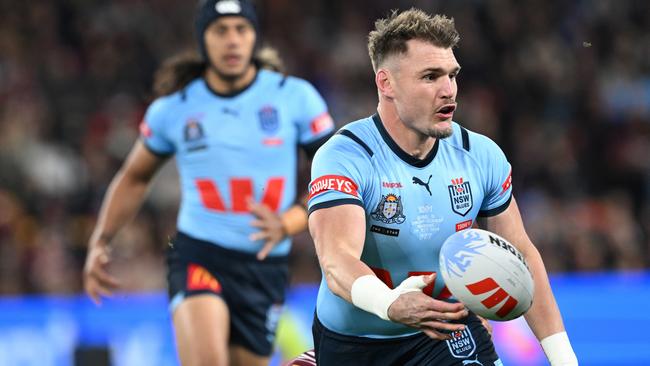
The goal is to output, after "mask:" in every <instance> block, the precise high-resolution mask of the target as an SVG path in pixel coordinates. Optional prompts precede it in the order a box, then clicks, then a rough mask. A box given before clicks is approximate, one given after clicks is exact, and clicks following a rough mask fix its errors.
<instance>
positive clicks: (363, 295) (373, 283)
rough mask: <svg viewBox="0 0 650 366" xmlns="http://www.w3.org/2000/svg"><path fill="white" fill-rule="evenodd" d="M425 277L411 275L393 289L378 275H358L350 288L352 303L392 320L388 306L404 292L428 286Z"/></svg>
mask: <svg viewBox="0 0 650 366" xmlns="http://www.w3.org/2000/svg"><path fill="white" fill-rule="evenodd" d="M424 278H425V276H414V277H409V278H407V279H406V280H404V281H403V282H402V283H401V284H400V285H399V286H397V287H396V288H394V289H392V290H391V289H390V288H388V286H386V284H384V283H383V282H381V280H380V279H379V278H377V276H374V275H365V276H361V277H358V278H357V279H356V280H354V283H352V289H351V290H350V296H351V297H352V304H354V306H356V307H358V308H361V309H363V310H365V311H367V312H369V313H372V314H375V315H377V316H378V317H380V318H382V319H384V320H390V319H388V308H389V307H390V306H391V304H392V303H393V302H394V301H395V300H397V298H398V297H399V295H401V294H403V293H406V292H411V291H421V290H422V289H423V288H424V287H425V286H426V283H425V282H424Z"/></svg>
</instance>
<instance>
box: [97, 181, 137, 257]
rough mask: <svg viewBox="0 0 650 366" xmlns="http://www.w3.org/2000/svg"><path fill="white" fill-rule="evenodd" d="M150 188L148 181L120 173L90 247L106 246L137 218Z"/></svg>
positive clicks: (98, 222)
mask: <svg viewBox="0 0 650 366" xmlns="http://www.w3.org/2000/svg"><path fill="white" fill-rule="evenodd" d="M148 186H149V180H148V179H141V178H138V177H133V176H129V175H128V174H125V173H124V172H122V171H120V172H119V173H118V174H117V175H116V176H115V177H114V178H113V181H112V182H111V184H110V186H109V187H108V190H107V192H106V195H105V196H104V201H103V202H102V207H101V210H100V213H99V219H98V221H97V225H96V226H95V229H94V231H93V234H92V237H91V240H90V245H105V244H108V242H110V240H111V239H112V238H113V237H114V236H115V235H116V234H117V232H118V231H119V230H120V229H121V228H122V227H123V226H124V225H125V224H126V223H127V222H128V221H129V220H131V219H132V218H133V216H135V214H136V212H137V211H138V209H139V208H140V206H141V204H142V200H143V199H144V196H145V194H146V192H147V188H148Z"/></svg>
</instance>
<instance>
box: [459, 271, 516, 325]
mask: <svg viewBox="0 0 650 366" xmlns="http://www.w3.org/2000/svg"><path fill="white" fill-rule="evenodd" d="M465 287H467V289H468V290H469V292H471V293H472V294H473V295H480V294H485V293H488V292H490V291H493V290H495V289H497V291H495V292H494V293H493V294H492V295H490V296H488V297H487V298H485V300H483V301H481V304H483V305H485V307H486V308H488V309H491V308H493V307H495V306H496V305H498V304H500V303H501V302H502V301H503V300H504V299H505V300H506V302H505V303H504V304H503V306H501V308H500V309H499V310H498V311H497V312H496V314H497V315H498V316H500V317H502V318H505V317H506V316H507V315H508V314H510V312H511V311H512V309H514V308H515V306H517V304H518V303H519V301H517V299H515V298H514V297H512V296H511V295H510V294H509V293H507V292H506V290H504V289H503V288H501V286H499V284H498V283H496V281H494V280H493V279H492V277H488V278H486V279H483V280H481V281H478V282H475V283H471V284H469V285H466V286H465Z"/></svg>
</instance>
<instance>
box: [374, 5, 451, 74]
mask: <svg viewBox="0 0 650 366" xmlns="http://www.w3.org/2000/svg"><path fill="white" fill-rule="evenodd" d="M411 39H419V40H422V41H425V42H429V43H431V44H433V45H435V46H438V47H442V48H453V47H455V46H456V45H457V44H458V41H460V35H459V34H458V31H457V30H456V27H455V25H454V19H452V18H448V17H446V16H444V15H435V16H433V17H432V16H431V15H429V14H427V13H425V12H423V11H422V10H419V9H415V8H411V9H409V10H406V11H404V12H398V11H397V10H393V11H392V13H391V14H390V16H389V17H388V18H385V19H379V20H377V21H376V22H375V29H374V30H373V31H371V32H370V34H369V35H368V54H369V55H370V61H372V68H373V69H374V70H375V71H377V67H379V65H381V63H382V62H383V61H384V60H385V59H386V58H387V57H388V56H391V55H394V54H397V53H406V52H407V51H408V48H407V45H406V42H407V41H409V40H411Z"/></svg>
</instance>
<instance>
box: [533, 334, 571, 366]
mask: <svg viewBox="0 0 650 366" xmlns="http://www.w3.org/2000/svg"><path fill="white" fill-rule="evenodd" d="M540 343H541V345H542V348H543V349H544V353H546V358H548V361H549V362H550V363H551V366H578V358H577V357H576V354H575V353H574V352H573V348H572V347H571V343H570V342H569V336H568V335H567V334H566V332H560V333H555V334H553V335H550V336H548V337H546V338H544V339H542V340H541V341H540Z"/></svg>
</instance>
